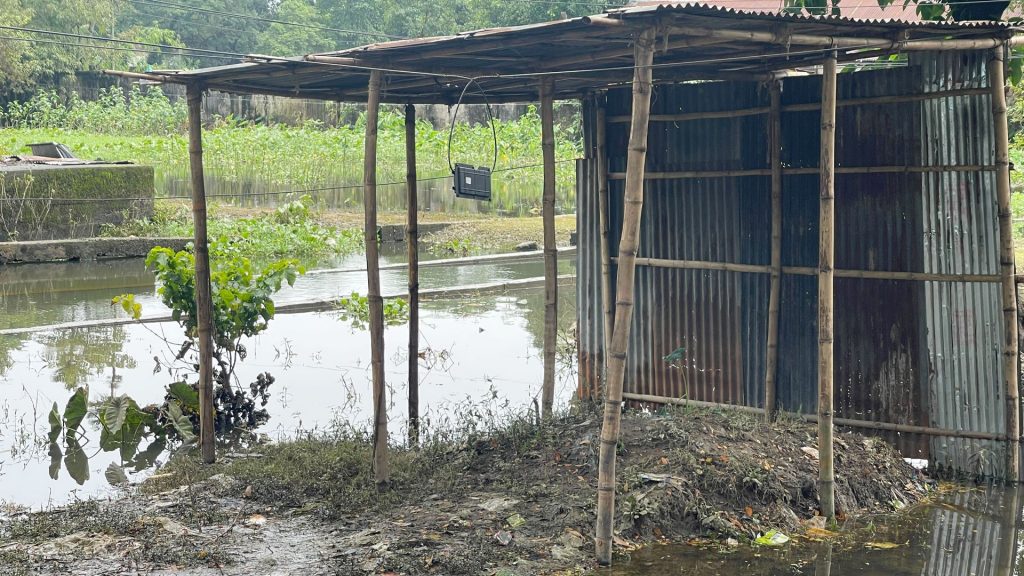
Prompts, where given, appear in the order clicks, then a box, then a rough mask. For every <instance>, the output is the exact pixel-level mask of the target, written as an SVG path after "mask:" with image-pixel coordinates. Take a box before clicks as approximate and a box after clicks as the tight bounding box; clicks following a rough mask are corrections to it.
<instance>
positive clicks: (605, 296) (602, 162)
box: [595, 93, 615, 397]
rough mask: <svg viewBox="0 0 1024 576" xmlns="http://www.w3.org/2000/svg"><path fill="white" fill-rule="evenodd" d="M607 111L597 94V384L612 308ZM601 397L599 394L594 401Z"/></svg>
mask: <svg viewBox="0 0 1024 576" xmlns="http://www.w3.org/2000/svg"><path fill="white" fill-rule="evenodd" d="M606 110H607V95H606V94H603V93H602V94H601V95H599V96H598V97H597V127H596V129H595V139H596V140H597V158H596V159H595V163H596V164H597V166H596V170H597V204H598V207H597V217H598V224H599V226H600V227H601V242H600V252H601V310H602V311H603V314H602V315H601V316H602V317H603V318H604V346H602V349H601V356H602V358H604V366H603V368H604V370H603V372H602V373H601V383H602V384H604V383H605V382H607V379H608V353H609V350H611V341H612V329H613V326H614V325H615V307H614V306H613V305H612V280H611V270H612V262H611V246H610V245H609V244H608V240H609V238H608V150H607V148H606V147H605V146H606V141H607V133H606V130H605V112H606ZM601 396H602V394H601V393H600V392H599V393H598V397H601Z"/></svg>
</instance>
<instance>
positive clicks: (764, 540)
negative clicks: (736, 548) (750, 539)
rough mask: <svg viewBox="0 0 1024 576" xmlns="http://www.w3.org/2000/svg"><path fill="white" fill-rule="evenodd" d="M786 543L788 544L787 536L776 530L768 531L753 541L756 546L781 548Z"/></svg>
mask: <svg viewBox="0 0 1024 576" xmlns="http://www.w3.org/2000/svg"><path fill="white" fill-rule="evenodd" d="M786 542H789V536H786V535H785V534H783V533H782V532H779V531H778V530H769V531H767V532H765V533H764V534H762V535H760V536H758V537H757V539H756V540H754V544H757V545H758V546H782V545H783V544H785V543H786Z"/></svg>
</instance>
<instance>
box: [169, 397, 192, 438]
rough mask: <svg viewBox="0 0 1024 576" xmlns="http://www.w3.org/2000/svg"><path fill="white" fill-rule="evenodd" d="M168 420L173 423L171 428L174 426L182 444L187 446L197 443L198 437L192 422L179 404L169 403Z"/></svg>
mask: <svg viewBox="0 0 1024 576" xmlns="http://www.w3.org/2000/svg"><path fill="white" fill-rule="evenodd" d="M167 418H168V420H170V421H171V426H174V429H175V430H177V431H178V434H179V435H180V436H181V440H182V442H184V443H185V444H191V443H192V442H195V440H196V435H195V432H193V430H192V421H191V420H189V419H188V418H187V417H186V416H185V415H184V414H182V413H181V407H180V406H178V403H177V402H173V401H171V402H168V403H167Z"/></svg>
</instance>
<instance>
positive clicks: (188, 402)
mask: <svg viewBox="0 0 1024 576" xmlns="http://www.w3.org/2000/svg"><path fill="white" fill-rule="evenodd" d="M167 393H168V394H170V395H171V397H172V398H174V399H175V400H177V401H178V402H179V403H180V404H181V405H182V406H184V407H185V408H186V409H191V410H193V411H198V410H199V393H198V392H196V391H195V390H194V389H193V388H192V386H190V385H189V384H188V383H187V382H175V383H174V384H171V385H170V386H168V387H167Z"/></svg>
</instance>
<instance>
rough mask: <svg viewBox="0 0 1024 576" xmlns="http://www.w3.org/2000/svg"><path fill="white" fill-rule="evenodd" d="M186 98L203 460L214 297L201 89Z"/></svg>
mask: <svg viewBox="0 0 1024 576" xmlns="http://www.w3.org/2000/svg"><path fill="white" fill-rule="evenodd" d="M186 99H187V100H188V160H189V168H190V169H191V172H192V221H193V224H194V226H195V236H194V237H193V244H194V246H195V247H194V248H193V250H194V256H195V267H196V280H195V299H196V327H197V329H198V332H199V446H200V452H201V453H202V457H203V462H206V463H207V464H212V463H213V461H214V460H215V459H216V454H215V450H214V445H213V432H214V428H215V426H216V417H217V415H216V412H215V410H216V409H215V408H214V401H213V299H212V298H211V295H210V247H209V239H208V238H207V234H206V180H205V178H204V176H203V111H202V108H203V89H202V87H201V86H198V85H196V84H189V85H188V87H187V88H186Z"/></svg>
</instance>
